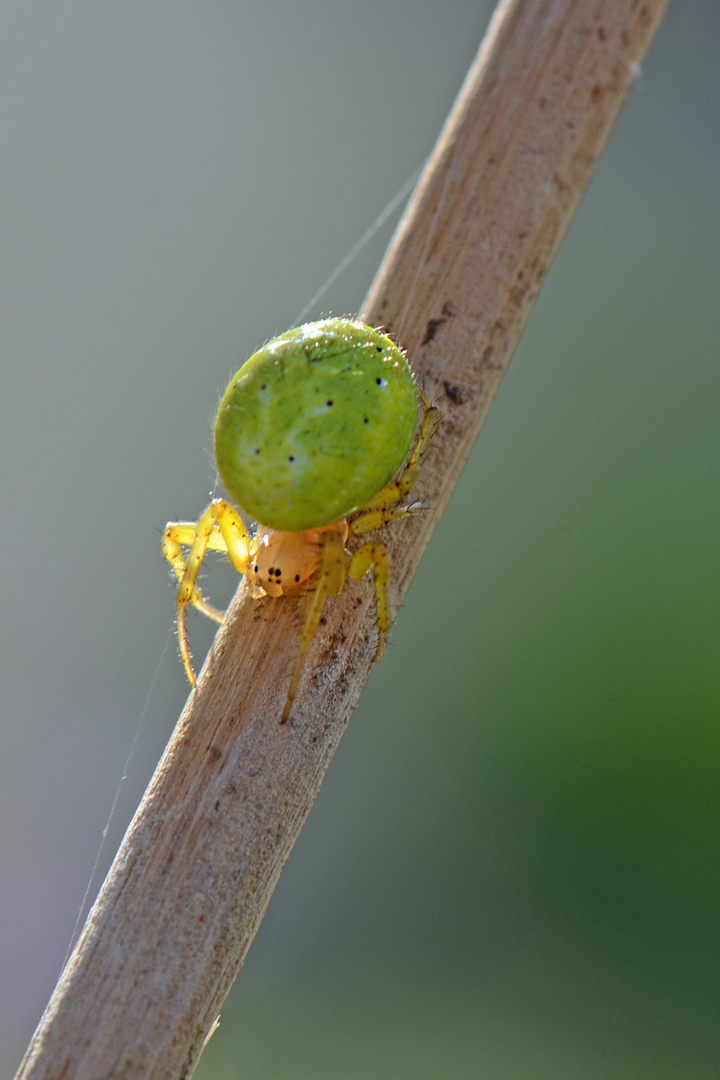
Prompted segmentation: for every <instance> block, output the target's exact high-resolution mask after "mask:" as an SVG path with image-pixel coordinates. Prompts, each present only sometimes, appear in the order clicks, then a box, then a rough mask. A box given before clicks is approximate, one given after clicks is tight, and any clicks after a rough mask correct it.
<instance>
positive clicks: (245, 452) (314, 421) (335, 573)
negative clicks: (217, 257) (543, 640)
mask: <svg viewBox="0 0 720 1080" xmlns="http://www.w3.org/2000/svg"><path fill="white" fill-rule="evenodd" d="M420 402H422V405H423V408H424V415H423V418H422V422H421V424H420V430H419V432H418V435H417V438H416V439H415V442H414V443H413V436H414V435H415V430H416V427H417V417H418V407H419V403H420ZM438 420H439V412H438V410H437V408H436V407H435V406H433V405H431V403H430V401H429V400H428V398H427V397H426V395H425V394H424V392H423V391H422V390H421V389H419V387H418V386H417V385H416V383H415V379H414V377H413V374H412V371H411V370H410V366H409V365H408V362H407V359H406V358H405V354H404V353H403V352H402V350H401V349H400V348H398V346H397V345H396V344H395V343H394V342H393V341H392V339H391V338H389V337H388V336H387V335H386V334H383V333H382V331H380V330H375V329H373V328H372V327H370V326H365V325H363V323H360V322H357V321H355V320H351V319H326V320H324V321H322V322H315V323H307V324H306V325H304V326H300V327H298V328H297V329H295V330H289V331H288V332H287V333H286V334H283V335H282V336H281V337H278V338H275V339H274V340H273V341H270V342H268V344H267V345H265V346H264V347H263V348H262V349H260V351H259V352H257V353H255V354H254V356H251V357H250V359H249V360H248V361H247V362H246V363H245V364H243V366H242V367H241V368H240V370H239V371H238V373H237V375H235V377H234V378H233V379H232V381H231V383H230V385H229V386H228V388H227V390H226V391H225V395H224V396H223V399H222V401H221V402H220V408H219V409H218V414H217V419H216V421H215V458H216V462H217V467H218V472H219V473H220V476H221V477H222V479H223V482H224V483H225V486H226V488H227V490H228V493H229V495H230V496H231V498H232V499H233V500H234V502H235V503H236V504H237V506H238V507H240V509H241V510H242V511H244V512H245V513H246V514H247V515H248V516H249V517H250V518H252V519H254V520H256V521H257V522H258V523H261V524H258V527H257V530H256V532H255V534H254V535H251V534H250V533H249V532H248V530H247V528H246V527H245V524H244V522H243V519H242V517H241V516H240V513H239V512H238V510H237V509H235V506H233V504H232V503H230V502H229V501H228V500H226V499H213V501H212V502H211V503H210V506H209V507H208V508H207V510H206V511H205V512H204V513H203V514H202V516H201V517H200V520H199V521H198V522H197V523H194V522H185V521H181V522H171V523H169V524H168V525H167V526H166V529H165V534H164V536H163V551H164V553H165V557H166V558H167V560H168V561H169V562H170V564H171V565H172V568H173V570H174V572H175V575H176V577H177V580H178V583H179V586H178V594H177V623H178V637H179V642H180V655H181V657H182V660H183V663H184V665H185V670H186V672H187V675H188V679H189V680H190V682H191V683H192V685H193V686H194V685H195V674H194V672H193V668H192V664H191V660H190V651H189V648H188V641H187V633H186V629H185V610H186V608H187V606H188V604H193V605H195V606H196V607H198V608H199V609H200V610H201V611H203V612H204V613H205V614H206V615H208V616H210V618H213V619H216V620H217V621H220V620H221V619H222V614H221V613H220V612H219V611H217V610H216V609H215V608H213V607H212V606H211V605H210V604H208V603H207V602H206V601H205V599H204V598H203V596H202V594H201V592H200V590H199V588H198V586H197V576H198V571H199V569H200V564H201V563H202V560H203V558H204V556H205V552H206V550H208V549H212V550H217V551H226V552H227V553H228V555H229V556H230V559H231V560H232V563H233V565H234V566H235V568H236V570H237V571H238V572H239V573H241V574H246V575H247V577H248V579H249V581H250V582H251V583H252V585H253V586H255V587H258V588H260V589H262V590H263V591H264V592H266V593H268V595H270V596H281V595H285V594H291V595H292V594H293V593H294V592H295V593H297V592H300V591H304V590H306V589H307V590H309V592H310V599H309V602H308V606H307V611H306V614H305V621H304V624H303V628H302V632H301V643H300V651H299V655H298V658H297V662H296V665H295V671H294V673H293V677H292V681H291V683H290V689H289V691H288V697H287V701H286V703H285V708H284V710H283V714H282V722H284V721H286V720H287V718H288V716H289V715H290V709H291V707H292V703H293V699H294V697H295V691H296V689H297V685H298V682H299V680H300V675H301V673H302V668H303V663H304V659H305V654H306V653H307V650H308V648H309V646H310V643H311V641H312V639H313V637H314V636H315V632H316V630H317V627H318V624H319V622H320V616H321V614H322V609H323V605H324V603H325V599H326V597H327V596H336V595H337V594H338V593H339V592H340V591H341V589H342V588H343V585H344V584H345V579H346V577H348V576H349V577H351V578H361V577H364V575H365V574H367V573H368V571H369V570H370V569H372V570H373V574H374V578H375V596H376V602H377V624H378V629H379V632H380V645H379V650H378V651H380V650H381V649H382V647H383V644H384V641H385V637H386V636H387V633H388V631H389V629H390V609H389V603H388V595H387V583H388V580H389V575H390V567H389V562H388V556H387V550H386V547H385V545H384V544H383V543H381V542H380V541H375V540H370V541H366V542H365V543H363V544H361V545H360V547H358V548H357V549H356V550H354V551H352V552H351V551H349V550H348V548H347V542H348V541H349V540H350V539H351V538H352V537H354V536H360V535H363V534H365V533H370V532H374V531H375V530H376V529H380V528H382V527H383V526H385V525H388V524H389V523H390V522H392V521H398V520H400V519H401V518H404V517H407V516H408V515H410V514H415V513H418V512H419V511H420V510H421V509H422V507H421V505H420V504H418V503H413V504H411V505H401V504H402V501H403V499H404V498H405V496H406V495H407V494H408V492H409V491H410V489H411V487H412V485H413V484H414V483H415V480H416V479H417V476H418V473H419V472H420V468H421V466H422V463H423V461H424V459H425V456H426V454H427V452H428V448H429V446H430V440H431V439H432V436H433V433H434V431H435V429H436V427H437V424H438ZM411 447H412V449H411ZM183 548H188V549H189V551H188V554H187V556H186V555H185V554H184V552H183Z"/></svg>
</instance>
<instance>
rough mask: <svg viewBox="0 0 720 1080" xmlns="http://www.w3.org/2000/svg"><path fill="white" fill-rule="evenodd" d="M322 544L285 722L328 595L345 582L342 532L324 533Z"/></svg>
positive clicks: (283, 716) (340, 587) (288, 697)
mask: <svg viewBox="0 0 720 1080" xmlns="http://www.w3.org/2000/svg"><path fill="white" fill-rule="evenodd" d="M320 547H321V550H320V566H319V567H318V571H317V576H316V577H314V578H312V579H311V584H312V586H313V591H312V595H311V597H310V600H309V602H308V606H307V610H306V612H305V622H304V623H303V628H302V631H301V633H300V649H299V651H298V656H297V660H296V661H295V670H294V671H293V676H292V680H291V682H290V689H289V690H288V696H287V700H286V702H285V708H284V709H283V714H282V716H281V717H280V723H281V724H284V723H285V721H286V720H287V718H288V717H289V716H290V710H291V709H292V704H293V701H294V700H295V694H296V692H297V688H298V683H299V682H300V676H301V675H302V669H303V665H304V664H305V657H306V655H307V651H308V649H309V648H310V644H311V642H312V639H313V638H314V637H315V634H316V632H317V628H318V624H319V622H320V616H321V615H322V609H323V607H324V605H325V599H326V597H328V596H337V594H338V593H339V592H341V591H342V587H343V585H344V584H345V572H346V571H345V566H346V556H345V545H344V543H343V537H342V535H341V534H340V533H339V532H327V533H325V534H324V535H323V537H322V539H321V542H320Z"/></svg>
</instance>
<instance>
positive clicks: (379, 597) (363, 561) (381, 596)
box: [348, 540, 390, 659]
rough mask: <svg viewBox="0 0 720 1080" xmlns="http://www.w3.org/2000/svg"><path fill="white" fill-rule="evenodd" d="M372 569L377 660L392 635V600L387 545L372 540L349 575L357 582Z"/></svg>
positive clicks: (359, 553) (356, 558)
mask: <svg viewBox="0 0 720 1080" xmlns="http://www.w3.org/2000/svg"><path fill="white" fill-rule="evenodd" d="M371 568H372V571H373V576H374V578H375V605H376V611H377V616H376V617H377V627H378V630H379V631H380V640H379V642H378V647H377V652H376V653H375V659H377V658H378V656H380V654H381V653H382V651H383V649H384V647H385V639H386V638H387V636H388V634H389V633H390V599H389V597H388V582H389V581H390V560H389V559H388V553H387V548H386V547H385V544H381V543H379V542H378V541H373V540H370V541H368V543H367V544H363V545H362V547H359V548H358V549H357V551H356V552H354V553H353V557H352V559H351V560H350V566H349V567H348V575H349V576H350V577H351V578H354V579H355V580H356V581H357V580H359V579H360V578H362V577H365V575H366V574H367V572H368V571H369V570H370V569H371Z"/></svg>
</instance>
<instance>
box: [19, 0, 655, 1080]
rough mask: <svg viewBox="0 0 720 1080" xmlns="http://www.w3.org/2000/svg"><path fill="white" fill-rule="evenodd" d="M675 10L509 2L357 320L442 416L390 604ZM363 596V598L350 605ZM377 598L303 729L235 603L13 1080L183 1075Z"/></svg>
mask: <svg viewBox="0 0 720 1080" xmlns="http://www.w3.org/2000/svg"><path fill="white" fill-rule="evenodd" d="M665 6H666V0H503V2H502V3H501V4H500V7H499V8H498V11H497V13H496V15H495V17H494V19H493V22H492V25H491V28H490V31H489V33H488V35H487V38H486V40H485V42H484V43H483V45H482V47H481V49H480V53H479V56H478V58H477V60H476V62H475V64H474V65H473V68H472V70H471V71H470V74H469V76H468V78H467V81H466V83H465V86H464V87H463V90H462V92H461V94H460V97H459V99H458V102H457V103H456V105H455V107H454V109H453V111H452V114H451V116H450V118H449V120H448V123H447V125H446V127H445V130H444V131H443V133H442V136H441V138H440V141H439V143H438V146H437V149H436V151H435V153H434V155H433V158H432V161H431V162H430V165H429V166H428V169H427V170H426V173H425V175H424V177H423V180H422V182H421V184H420V188H419V191H418V193H417V194H416V196H415V198H414V199H413V201H412V204H411V207H410V209H409V211H408V213H407V214H406V216H405V219H404V221H403V223H402V226H401V228H400V230H399V233H398V236H397V238H396V240H395V241H394V243H393V245H392V248H391V250H390V252H389V254H388V256H387V258H386V260H385V263H384V264H383V267H382V269H381V271H380V274H379V276H378V279H377V281H376V283H375V285H374V287H373V289H372V291H371V293H370V296H369V298H368V300H367V301H366V303H365V305H364V307H363V312H362V313H363V316H364V317H365V319H366V320H367V321H368V322H371V323H375V324H383V325H385V326H386V327H388V328H389V329H391V330H392V331H393V332H394V333H395V334H396V335H397V337H398V340H399V341H400V342H401V343H402V345H403V346H404V347H405V348H407V349H408V352H409V355H410V357H411V359H412V363H413V366H414V368H415V370H416V371H417V372H418V374H419V377H420V379H421V381H422V383H423V385H424V386H425V389H426V390H427V392H428V394H430V395H431V396H432V397H434V398H437V399H441V405H442V411H443V419H442V423H441V426H440V429H439V430H438V433H437V435H436V437H435V440H434V442H433V446H432V448H431V452H430V455H429V457H428V460H427V462H426V464H425V467H424V470H423V473H422V475H421V477H420V480H419V482H418V484H417V486H416V487H415V488H414V489H413V494H414V495H417V497H418V498H422V499H425V500H426V502H427V505H428V507H429V510H428V512H427V513H426V514H424V515H420V516H418V517H409V518H408V519H407V520H406V521H404V522H401V523H399V524H397V525H395V526H394V527H393V529H392V530H388V533H387V540H388V546H389V549H390V558H391V563H392V581H391V590H390V596H391V601H392V604H393V606H394V607H395V608H397V605H398V604H399V603H400V601H401V599H402V597H403V594H404V592H405V589H406V588H407V586H408V583H409V581H410V579H411V578H412V575H413V573H414V571H415V569H416V567H417V564H418V561H419V559H420V557H421V555H422V552H423V549H424V547H425V545H426V543H427V541H428V538H429V536H430V533H431V532H432V529H433V527H434V525H435V524H436V523H437V520H438V518H439V517H440V515H441V513H442V511H443V508H444V507H445V505H446V503H447V501H448V498H449V497H450V493H451V491H452V489H453V487H454V485H455V482H456V481H457V478H458V476H459V474H460V470H461V469H462V467H463V464H464V462H465V459H466V457H467V455H468V453H469V451H470V448H471V446H472V444H473V442H474V440H475V438H476V436H477V433H478V430H479V427H480V424H481V423H482V420H483V418H484V416H485V413H486V412H487V409H488V407H489V405H490V402H491V401H492V397H493V394H494V393H495V390H496V389H497V386H498V383H499V381H500V378H501V377H502V374H503V371H504V369H505V367H506V365H507V363H508V360H509V358H510V355H511V353H512V350H513V348H514V346H515V344H516V343H517V340H518V337H519V335H520V332H521V330H522V327H523V324H524V322H525V320H526V318H527V315H528V311H529V309H530V306H531V304H532V302H533V300H534V298H535V296H536V295H537V292H538V289H539V287H540V283H541V282H542V279H543V277H544V275H545V273H546V272H547V269H548V266H549V263H550V261H551V259H552V257H553V255H554V253H555V251H556V250H557V247H558V245H559V243H560V240H561V238H562V236H563V234H564V232H565V230H566V229H567V226H568V223H569V221H570V217H571V215H572V213H573V210H574V209H575V206H576V205H577V202H578V199H579V198H580V194H581V192H582V190H583V188H584V187H585V185H586V184H587V182H588V180H589V178H590V174H591V172H592V169H593V166H594V164H595V161H596V160H597V158H598V155H599V154H600V152H601V150H602V148H603V145H604V143H605V140H606V138H607V136H608V133H609V131H610V129H611V127H612V125H613V123H614V121H615V119H616V117H617V114H618V111H619V109H620V106H621V104H622V102H623V99H624V97H625V95H626V93H627V91H628V89H629V88H630V86H631V85H632V83H633V80H634V78H635V75H636V74H637V71H638V65H639V64H640V62H641V61H642V58H643V56H644V54H645V51H646V49H647V47H648V45H649V43H650V40H651V38H652V35H653V33H654V31H655V29H656V28H657V25H658V23H659V21H660V18H661V15H662V13H663V11H664V8H665ZM359 598H361V600H360V599H359ZM373 620H374V614H373V603H372V583H371V582H370V581H367V582H364V583H362V584H361V586H358V587H355V586H353V587H352V588H349V589H347V590H345V591H344V592H343V594H342V595H341V596H339V597H337V598H335V599H333V600H332V601H331V602H329V603H328V605H327V612H326V624H325V625H324V626H323V627H321V630H320V632H319V633H318V636H317V638H316V640H315V641H314V642H313V645H312V647H311V649H310V651H309V653H308V659H307V665H306V670H305V674H304V675H303V678H302V679H301V682H300V686H299V688H298V694H297V698H296V700H295V705H294V708H293V713H292V716H291V720H290V722H289V723H288V724H286V725H281V724H280V723H279V722H278V721H279V718H280V713H281V711H282V708H283V705H284V702H285V696H286V694H287V687H288V681H289V679H290V675H291V672H292V670H293V665H294V662H295V657H296V655H297V649H298V617H297V612H296V608H295V606H294V604H293V603H292V602H290V601H288V600H270V599H268V598H265V599H262V600H253V599H251V598H250V597H249V596H248V595H247V594H246V593H245V591H244V589H243V588H241V589H240V590H239V592H238V594H237V596H236V598H235V600H234V602H233V605H232V608H231V612H230V615H229V617H228V618H227V619H226V621H225V623H224V624H223V626H222V627H221V629H220V631H219V633H218V637H217V639H216V642H215V645H214V647H213V649H212V652H211V654H210V656H209V658H208V661H207V663H206V665H205V667H204V669H203V671H202V673H201V675H200V678H199V683H198V688H197V691H196V692H194V693H193V694H191V696H190V698H189V700H188V703H187V706H186V708H185V710H184V712H183V714H182V716H181V718H180V721H179V723H178V726H177V729H176V731H175V733H174V735H173V737H172V739H171V741H170V743H169V745H168V748H167V751H166V753H165V754H164V756H163V758H162V760H161V762H160V764H159V765H158V768H157V771H156V773H155V776H154V778H153V780H152V782H151V784H150V787H149V788H148V791H147V793H146V795H145V798H144V799H143V802H142V804H141V806H140V808H139V810H138V812H137V814H136V816H135V819H134V821H133V823H132V825H131V826H130V829H129V830H128V833H127V835H126V837H125V840H124V841H123V844H122V847H121V849H120V852H119V853H118V856H117V858H116V860H115V863H114V864H113V867H112V869H111V871H110V873H109V875H108V878H107V881H106V882H105V885H104V887H103V889H102V892H101V894H100V896H99V898H98V901H97V903H96V904H95V907H94V908H93V910H92V912H91V914H90V917H89V919H88V922H87V925H86V927H85V929H84V931H83V934H82V937H81V938H80V941H79V943H78V946H77V948H76V949H75V952H74V953H73V955H72V957H71V960H70V963H69V965H68V967H67V969H66V971H65V973H64V975H63V977H62V978H61V980H60V983H59V984H58V987H57V989H56V991H55V993H54V995H53V997H52V1000H51V1002H50V1004H49V1006H48V1009H47V1011H46V1013H45V1015H44V1017H43V1019H42V1021H41V1023H40V1026H39V1027H38V1030H37V1032H36V1033H35V1036H34V1038H33V1040H32V1043H31V1046H30V1048H29V1050H28V1053H27V1056H26V1058H25V1061H24V1063H23V1065H22V1066H21V1069H20V1073H19V1075H20V1076H22V1077H24V1078H26V1080H27V1078H29V1077H33V1080H39V1078H41V1077H43V1078H49V1077H55V1078H57V1080H96V1078H97V1077H103V1078H106V1080H109V1078H110V1077H117V1078H123V1080H127V1078H131V1077H132V1078H138V1080H139V1078H149V1077H153V1078H155V1080H160V1078H176V1077H179V1076H189V1075H190V1074H191V1073H192V1071H193V1067H194V1064H195V1063H196V1061H197V1058H198V1055H199V1054H200V1051H201V1048H202V1045H203V1040H204V1038H205V1035H206V1034H207V1032H208V1031H209V1030H210V1027H211V1025H212V1023H213V1021H214V1020H215V1018H216V1016H217V1014H218V1012H219V1010H220V1007H221V1005H222V1002H223V1000H224V999H225V996H226V994H227V992H228V990H229V988H230V986H231V984H232V981H233V979H234V978H235V975H236V974H237V971H238V969H239V967H240V965H241V964H242V962H243V959H244V957H245V953H246V951H247V949H248V946H249V944H250V942H251V941H252V939H253V936H254V934H255V931H256V930H257V927H258V924H259V922H260V920H261V918H262V916H263V913H264V911H265V908H266V905H267V903H268V900H269V898H270V895H271V893H272V890H273V887H274V885H275V883H276V881H277V879H278V875H279V874H280V870H281V869H282V866H283V863H284V862H285V860H286V858H287V857H288V854H289V852H290V849H291V847H292V845H293V842H294V840H295V838H296V836H297V834H298V832H299V830H300V828H301V826H302V824H303V822H304V821H305V818H306V817H307V814H308V812H309V810H310V807H311V805H312V803H313V800H314V798H315V795H316V793H317V790H318V788H319V786H320V783H321V781H322V778H323V774H324V772H325V770H326V768H327V766H328V763H329V761H330V759H331V757H332V755H333V753H334V751H335V748H336V746H337V744H338V741H339V739H340V736H341V735H342V733H343V730H344V728H345V725H346V724H347V722H348V719H349V717H350V714H351V712H352V710H353V708H354V707H355V704H356V702H357V699H358V697H359V694H360V691H361V688H362V686H363V683H364V682H365V679H366V677H367V675H368V671H369V668H370V665H371V659H372V657H373V654H374V651H375V640H376V639H375V631H374V626H373Z"/></svg>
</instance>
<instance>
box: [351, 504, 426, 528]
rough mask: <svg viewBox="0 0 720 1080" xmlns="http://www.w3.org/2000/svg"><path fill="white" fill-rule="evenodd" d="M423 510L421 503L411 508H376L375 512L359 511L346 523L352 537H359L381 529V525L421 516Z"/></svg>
mask: <svg viewBox="0 0 720 1080" xmlns="http://www.w3.org/2000/svg"><path fill="white" fill-rule="evenodd" d="M424 509H425V507H424V506H423V505H422V503H413V504H412V505H411V506H385V507H378V509H377V510H361V511H360V513H359V514H358V516H357V517H355V518H352V520H351V521H349V522H348V528H349V529H350V532H351V534H352V535H353V536H361V535H362V534H363V533H369V532H374V530H375V529H381V528H382V527H383V525H389V524H390V522H391V521H399V520H400V519H401V518H405V517H412V516H414V515H415V514H422V513H423V511H424Z"/></svg>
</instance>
